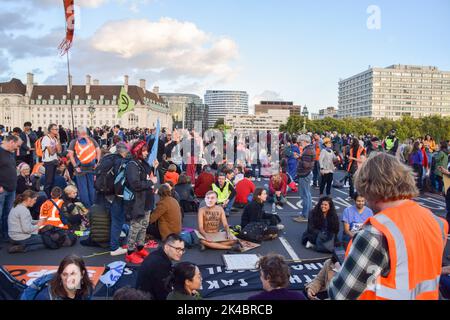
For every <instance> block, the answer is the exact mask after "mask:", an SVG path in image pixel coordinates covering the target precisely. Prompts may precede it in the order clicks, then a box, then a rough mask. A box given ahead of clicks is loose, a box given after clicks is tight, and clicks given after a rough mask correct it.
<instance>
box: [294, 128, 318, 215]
mask: <svg viewBox="0 0 450 320" xmlns="http://www.w3.org/2000/svg"><path fill="white" fill-rule="evenodd" d="M299 143H300V145H301V147H302V148H303V152H302V154H301V156H297V158H299V159H298V167H297V177H298V189H299V192H300V198H301V199H302V207H303V210H302V213H301V214H300V215H299V216H298V217H296V218H293V220H294V221H295V222H299V223H302V222H307V221H308V215H309V212H310V211H311V207H312V196H311V179H312V171H313V169H314V163H315V159H316V152H315V147H314V145H312V144H311V137H310V136H308V135H301V136H300V137H299Z"/></svg>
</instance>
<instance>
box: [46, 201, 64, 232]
mask: <svg viewBox="0 0 450 320" xmlns="http://www.w3.org/2000/svg"><path fill="white" fill-rule="evenodd" d="M53 201H54V202H55V203H56V205H57V206H58V208H59V209H61V208H62V205H63V204H64V201H63V200H62V199H59V200H55V199H53ZM58 208H56V207H55V205H54V204H53V203H52V202H51V201H50V200H47V201H45V202H44V203H43V204H42V206H41V211H40V213H39V219H46V220H45V222H44V225H43V226H42V227H41V228H43V227H44V226H46V225H50V226H54V227H58V228H61V229H68V228H67V226H66V225H65V224H64V223H63V222H62V220H61V215H60V214H59V210H58Z"/></svg>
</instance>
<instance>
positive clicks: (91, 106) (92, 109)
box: [88, 100, 95, 127]
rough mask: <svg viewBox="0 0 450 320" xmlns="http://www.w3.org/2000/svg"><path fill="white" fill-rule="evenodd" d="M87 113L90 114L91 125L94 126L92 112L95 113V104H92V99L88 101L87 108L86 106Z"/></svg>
mask: <svg viewBox="0 0 450 320" xmlns="http://www.w3.org/2000/svg"><path fill="white" fill-rule="evenodd" d="M88 111H89V114H90V115H91V127H93V126H94V117H95V115H94V113H95V106H94V101H92V100H91V101H90V102H89V108H88Z"/></svg>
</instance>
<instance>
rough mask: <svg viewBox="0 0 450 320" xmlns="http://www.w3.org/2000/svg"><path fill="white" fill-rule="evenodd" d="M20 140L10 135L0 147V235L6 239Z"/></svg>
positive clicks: (13, 198)
mask: <svg viewBox="0 0 450 320" xmlns="http://www.w3.org/2000/svg"><path fill="white" fill-rule="evenodd" d="M20 142H21V139H20V138H18V137H16V136H13V135H10V136H6V137H4V138H3V141H2V144H1V146H0V168H1V170H0V217H1V226H2V228H1V233H2V234H1V235H2V237H3V238H4V239H8V215H9V212H10V211H11V209H12V207H13V203H14V200H15V198H16V188H17V171H16V160H15V153H16V152H17V150H18V148H19V146H20Z"/></svg>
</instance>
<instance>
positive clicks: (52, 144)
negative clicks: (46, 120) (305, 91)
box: [42, 124, 62, 197]
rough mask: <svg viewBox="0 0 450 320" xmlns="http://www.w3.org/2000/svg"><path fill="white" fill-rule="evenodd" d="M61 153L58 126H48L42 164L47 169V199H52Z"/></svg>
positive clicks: (45, 187) (45, 189) (43, 146)
mask: <svg viewBox="0 0 450 320" xmlns="http://www.w3.org/2000/svg"><path fill="white" fill-rule="evenodd" d="M61 152H62V147H61V143H60V142H59V137H58V126H57V125H56V124H51V125H49V126H48V133H47V135H46V136H45V137H43V138H42V162H43V163H44V168H45V186H44V191H45V193H46V194H47V197H50V192H51V191H52V189H53V186H54V185H55V175H56V169H57V168H58V164H59V160H58V153H61Z"/></svg>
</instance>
